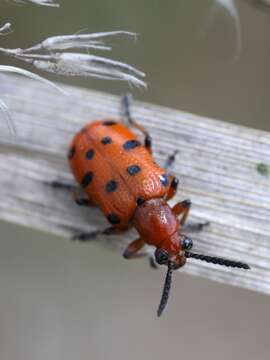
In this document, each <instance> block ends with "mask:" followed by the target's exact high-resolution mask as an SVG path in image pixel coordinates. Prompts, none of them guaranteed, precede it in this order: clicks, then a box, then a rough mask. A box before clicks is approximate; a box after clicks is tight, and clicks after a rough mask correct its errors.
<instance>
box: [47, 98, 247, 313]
mask: <svg viewBox="0 0 270 360" xmlns="http://www.w3.org/2000/svg"><path fill="white" fill-rule="evenodd" d="M123 105H124V109H125V118H126V119H127V123H128V125H129V126H131V127H134V128H136V129H137V130H140V131H141V132H142V133H143V134H144V143H142V142H141V141H140V140H139V138H138V137H137V136H136V135H135V133H134V132H132V131H131V130H130V129H129V128H128V127H127V126H125V125H124V124H122V123H120V122H117V121H115V120H114V119H105V120H102V121H95V122H92V123H90V124H88V125H87V126H86V127H84V128H83V129H82V130H81V131H80V132H78V133H77V134H76V135H75V137H74V139H73V141H72V143H71V146H70V149H69V153H68V158H69V164H70V167H71V170H72V172H73V174H74V176H75V178H76V180H77V182H78V183H79V184H80V186H81V187H82V188H83V190H84V191H85V193H86V194H87V198H83V199H80V198H78V197H76V202H77V203H78V204H79V205H86V206H91V205H96V206H98V207H99V208H100V209H101V210H102V212H103V213H104V215H105V216H106V218H107V220H108V221H109V222H110V224H111V227H109V228H108V229H106V230H104V231H102V233H103V234H107V235H110V234H117V233H121V232H124V231H126V230H127V229H130V228H131V227H135V229H136V230H137V232H138V234H139V237H138V238H137V239H136V240H134V241H132V242H131V244H129V246H128V247H127V248H126V250H125V251H124V253H123V256H124V257H125V258H126V259H130V258H136V257H140V256H144V255H146V254H144V253H139V250H141V248H142V247H143V246H144V244H148V245H152V246H154V247H156V251H155V261H156V262H157V263H158V264H160V265H166V266H167V267H168V271H167V275H166V280H165V285H164V289H163V294H162V298H161V301H160V305H159V308H158V316H160V315H161V313H162V311H163V310H164V308H165V306H166V304H167V301H168V296H169V290H170V286H171V276H172V271H173V270H175V269H178V268H180V267H181V266H183V265H184V264H185V263H186V259H187V258H191V257H192V258H195V259H199V260H203V261H206V262H209V263H214V264H219V265H225V266H231V267H237V268H243V269H249V266H248V265H247V264H244V263H241V262H237V261H232V260H226V259H222V258H218V257H212V256H206V255H201V254H195V253H193V252H191V251H190V249H191V248H192V240H191V239H190V238H188V237H187V236H185V235H183V234H181V232H180V230H181V226H183V225H184V224H185V221H186V219H187V216H188V213H189V209H190V206H191V202H190V201H189V200H184V201H182V202H179V203H177V204H175V205H174V206H173V207H171V206H170V205H169V204H168V200H170V199H171V198H172V197H173V196H174V194H175V193H176V191H177V186H178V183H179V181H178V179H177V178H176V177H175V176H173V175H172V174H171V173H170V172H169V168H170V166H171V164H172V163H173V161H174V157H175V153H174V154H173V155H172V156H170V157H169V158H168V160H167V162H166V164H165V166H164V167H163V168H162V167H160V166H159V165H158V164H156V163H155V162H154V160H153V157H152V151H151V137H150V136H149V134H148V132H147V131H146V130H145V129H144V128H143V127H142V126H141V125H139V124H137V123H136V122H135V121H134V120H133V119H132V117H131V116H130V111H129V97H128V96H125V97H124V98H123ZM54 186H60V184H59V183H58V182H54ZM179 217H180V219H179ZM198 227H199V228H201V227H202V224H200V225H199V226H198ZM97 233H99V232H94V233H93V232H92V233H80V234H77V235H75V237H74V238H75V239H78V240H82V241H85V240H87V239H92V238H93V237H94V236H96V235H97Z"/></svg>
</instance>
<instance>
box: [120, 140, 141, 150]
mask: <svg viewBox="0 0 270 360" xmlns="http://www.w3.org/2000/svg"><path fill="white" fill-rule="evenodd" d="M140 145H141V143H140V141H138V140H128V141H126V142H125V143H124V144H123V148H124V149H125V150H130V149H135V148H136V147H138V146H140Z"/></svg>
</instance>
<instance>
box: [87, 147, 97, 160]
mask: <svg viewBox="0 0 270 360" xmlns="http://www.w3.org/2000/svg"><path fill="white" fill-rule="evenodd" d="M94 155H95V150H94V149H89V150H88V151H87V153H86V154H85V157H86V159H87V160H91V159H93V157H94Z"/></svg>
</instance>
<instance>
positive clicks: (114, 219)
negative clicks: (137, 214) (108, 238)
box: [107, 213, 121, 225]
mask: <svg viewBox="0 0 270 360" xmlns="http://www.w3.org/2000/svg"><path fill="white" fill-rule="evenodd" d="M107 219H108V220H109V222H110V223H111V224H113V225H116V224H120V222H121V220H120V218H119V217H118V216H117V215H116V214H114V213H111V214H109V215H107Z"/></svg>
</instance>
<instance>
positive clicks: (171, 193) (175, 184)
mask: <svg viewBox="0 0 270 360" xmlns="http://www.w3.org/2000/svg"><path fill="white" fill-rule="evenodd" d="M178 185H179V180H178V178H177V177H175V176H172V175H170V187H169V189H168V191H167V194H166V196H165V200H166V201H169V200H170V199H172V198H173V197H174V195H175V194H176V192H177V189H178Z"/></svg>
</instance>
